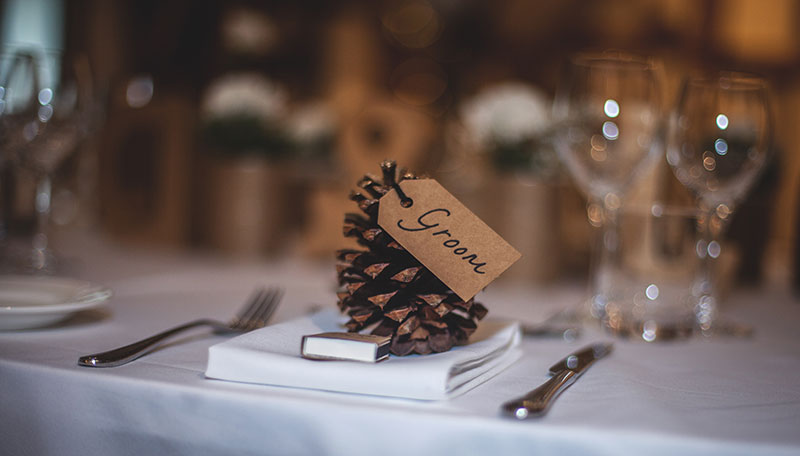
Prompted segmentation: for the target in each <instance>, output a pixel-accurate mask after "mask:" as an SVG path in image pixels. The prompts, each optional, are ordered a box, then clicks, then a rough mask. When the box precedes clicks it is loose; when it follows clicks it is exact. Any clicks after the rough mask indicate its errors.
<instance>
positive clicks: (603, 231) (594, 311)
mask: <svg viewBox="0 0 800 456" xmlns="http://www.w3.org/2000/svg"><path fill="white" fill-rule="evenodd" d="M586 210H587V215H588V218H589V223H590V224H591V225H592V226H593V227H594V228H595V230H594V232H595V233H594V236H595V239H594V251H593V252H592V255H591V259H590V264H589V277H590V285H589V286H590V288H591V290H590V299H591V303H590V314H591V315H592V316H593V317H594V318H596V319H598V320H603V319H604V318H605V316H606V304H608V300H609V297H610V296H609V295H610V289H609V280H610V275H611V274H614V271H615V270H616V268H617V267H618V266H619V225H618V209H616V208H610V207H608V205H605V204H604V203H603V202H602V200H598V199H593V200H590V202H589V204H588V205H587V207H586Z"/></svg>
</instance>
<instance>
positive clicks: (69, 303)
mask: <svg viewBox="0 0 800 456" xmlns="http://www.w3.org/2000/svg"><path fill="white" fill-rule="evenodd" d="M4 283H5V284H9V283H13V284H14V285H17V286H19V285H20V284H21V285H22V286H29V287H41V286H42V285H43V284H44V285H49V286H54V285H55V286H61V287H64V288H71V289H73V290H75V293H74V295H73V296H71V297H70V298H68V299H66V300H64V301H61V302H51V303H41V304H28V305H24V306H8V305H3V304H2V303H0V315H4V314H5V315H31V314H46V313H64V312H77V311H79V310H86V309H90V308H93V307H97V306H99V305H101V304H103V303H104V302H105V301H106V300H108V299H109V298H110V297H111V296H112V295H113V292H112V291H111V289H110V288H108V287H105V286H102V285H97V284H94V283H92V282H88V281H85V280H79V279H70V278H64V277H47V276H17V275H5V276H0V286H2V284H4Z"/></svg>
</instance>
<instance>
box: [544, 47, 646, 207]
mask: <svg viewBox="0 0 800 456" xmlns="http://www.w3.org/2000/svg"><path fill="white" fill-rule="evenodd" d="M657 73H658V69H657V65H656V63H655V62H654V61H653V60H652V59H650V58H647V57H640V56H635V55H628V54H623V53H616V52H615V53H608V52H606V53H601V54H580V55H578V56H576V57H574V58H573V59H572V60H571V61H570V62H569V68H568V69H567V72H566V76H565V78H564V80H563V83H562V84H561V85H560V88H559V90H558V93H557V94H556V100H555V102H554V109H553V111H554V117H555V118H556V119H557V121H558V122H560V125H561V130H562V134H560V135H559V137H558V139H557V143H558V147H557V150H558V153H559V156H560V157H561V159H562V161H563V163H564V164H565V165H566V167H567V169H568V171H569V173H570V174H571V175H572V177H573V178H574V180H575V182H576V184H577V185H578V187H580V188H581V189H582V190H583V191H584V192H585V193H586V194H587V195H588V196H589V198H590V199H593V200H595V201H596V202H601V203H603V204H604V205H605V206H606V207H610V208H611V209H613V208H615V207H618V206H619V204H620V201H619V200H620V198H621V197H622V195H623V193H624V192H625V191H626V190H627V188H628V187H629V186H630V184H631V182H633V181H634V179H635V178H636V177H637V176H639V175H640V174H641V171H642V169H643V168H646V167H647V166H648V165H649V164H651V163H652V162H653V160H649V159H652V158H654V157H655V156H656V154H657V153H658V150H657V148H656V147H653V146H654V141H655V139H656V137H657V134H656V133H657V130H658V128H659V126H660V115H659V112H660V93H659V86H658V74H657ZM591 220H592V215H591V214H590V221H591Z"/></svg>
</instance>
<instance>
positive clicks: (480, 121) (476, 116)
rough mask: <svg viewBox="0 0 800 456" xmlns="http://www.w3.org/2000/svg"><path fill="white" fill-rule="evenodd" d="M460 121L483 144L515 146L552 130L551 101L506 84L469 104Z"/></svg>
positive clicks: (530, 90)
mask: <svg viewBox="0 0 800 456" xmlns="http://www.w3.org/2000/svg"><path fill="white" fill-rule="evenodd" d="M461 118H462V120H463V122H464V125H465V126H466V127H467V129H468V130H469V131H470V132H471V134H472V135H473V137H474V138H475V139H476V140H477V141H478V142H479V143H480V144H488V143H489V142H492V141H503V142H509V143H516V142H519V141H522V140H525V139H526V138H531V137H535V136H536V135H537V134H539V133H541V132H542V131H544V130H545V129H546V128H547V127H548V126H549V124H550V111H549V101H548V98H547V96H546V95H545V94H544V93H543V92H542V91H541V90H539V89H536V88H534V87H531V86H529V85H526V84H522V83H518V82H507V83H503V84H499V85H496V86H492V87H489V88H486V89H484V90H482V91H481V92H479V93H478V94H477V95H476V96H475V97H474V98H472V99H471V100H469V101H468V102H466V103H465V104H464V106H463V107H462V109H461Z"/></svg>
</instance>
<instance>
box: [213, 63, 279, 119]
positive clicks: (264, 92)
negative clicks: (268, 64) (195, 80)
mask: <svg viewBox="0 0 800 456" xmlns="http://www.w3.org/2000/svg"><path fill="white" fill-rule="evenodd" d="M287 100H288V94H287V93H286V91H285V90H284V89H283V87H281V86H279V85H277V84H275V83H273V82H272V81H270V80H269V79H267V78H266V77H264V76H262V75H260V74H258V73H238V74H230V75H226V76H223V77H221V78H219V79H217V80H216V81H214V82H213V83H212V84H211V85H210V86H209V87H208V90H207V91H206V94H205V97H204V99H203V104H202V106H203V108H202V110H203V115H204V117H206V118H221V117H229V116H235V115H242V114H245V115H251V116H255V117H257V118H259V119H261V120H262V121H272V120H278V119H280V118H281V117H283V115H284V114H285V112H286V103H287Z"/></svg>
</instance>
